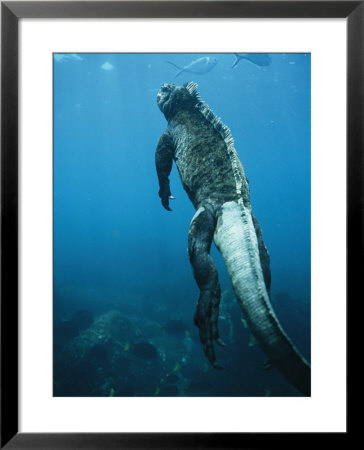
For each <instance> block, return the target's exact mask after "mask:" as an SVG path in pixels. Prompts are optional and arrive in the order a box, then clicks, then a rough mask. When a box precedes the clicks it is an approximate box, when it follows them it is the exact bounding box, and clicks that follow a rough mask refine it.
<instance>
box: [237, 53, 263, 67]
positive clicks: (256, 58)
mask: <svg viewBox="0 0 364 450" xmlns="http://www.w3.org/2000/svg"><path fill="white" fill-rule="evenodd" d="M234 55H235V61H234V64H233V65H232V66H231V68H233V67H235V66H236V65H237V64H238V62H239V61H241V60H242V59H247V60H248V61H250V62H252V63H253V64H255V65H256V66H260V67H263V66H269V65H270V64H271V62H272V59H271V57H270V56H269V55H268V53H234Z"/></svg>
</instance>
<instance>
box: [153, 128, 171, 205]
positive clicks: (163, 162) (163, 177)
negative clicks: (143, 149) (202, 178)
mask: <svg viewBox="0 0 364 450" xmlns="http://www.w3.org/2000/svg"><path fill="white" fill-rule="evenodd" d="M173 155H174V147H173V142H172V139H171V138H170V136H169V135H168V133H164V134H162V136H161V138H160V139H159V142H158V146H157V150H156V152H155V165H156V168H157V175H158V181H159V192H158V195H159V197H160V198H161V200H162V205H163V207H164V208H165V209H166V210H167V211H172V209H171V208H170V207H169V200H170V199H174V197H173V196H172V194H171V189H170V186H169V174H170V173H171V170H172V163H173Z"/></svg>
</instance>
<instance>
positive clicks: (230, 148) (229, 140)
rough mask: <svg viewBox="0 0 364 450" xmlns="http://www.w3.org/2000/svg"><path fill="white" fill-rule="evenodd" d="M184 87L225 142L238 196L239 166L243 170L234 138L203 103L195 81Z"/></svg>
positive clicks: (240, 183)
mask: <svg viewBox="0 0 364 450" xmlns="http://www.w3.org/2000/svg"><path fill="white" fill-rule="evenodd" d="M185 87H186V89H187V90H188V92H189V93H190V95H191V96H192V97H193V98H194V100H195V101H196V103H195V108H196V109H198V110H199V111H200V112H201V114H202V115H203V116H204V117H205V119H206V120H207V121H208V122H209V123H211V125H212V126H213V127H214V129H215V130H216V131H217V132H218V133H219V134H220V136H221V137H222V139H223V140H224V142H225V145H226V151H227V153H228V155H229V159H230V163H231V166H232V169H233V174H234V179H235V185H236V193H237V194H238V195H239V196H240V195H241V193H242V191H241V188H242V184H243V180H242V177H241V175H240V171H239V167H240V169H241V170H242V171H243V175H244V169H243V167H242V165H241V164H239V159H238V155H237V152H236V150H235V147H234V138H233V137H232V135H231V132H230V129H229V127H227V126H226V125H224V124H223V123H222V120H221V119H220V117H218V116H216V115H215V113H214V112H213V111H212V110H211V108H210V107H209V106H208V104H207V103H205V102H204V101H203V100H202V99H201V97H200V94H199V93H198V91H197V87H198V86H197V83H195V82H193V81H191V82H189V83H187V84H185Z"/></svg>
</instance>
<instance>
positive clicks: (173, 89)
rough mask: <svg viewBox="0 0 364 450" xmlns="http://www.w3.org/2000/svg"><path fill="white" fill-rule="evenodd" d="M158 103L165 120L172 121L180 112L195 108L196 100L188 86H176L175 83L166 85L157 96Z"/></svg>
mask: <svg viewBox="0 0 364 450" xmlns="http://www.w3.org/2000/svg"><path fill="white" fill-rule="evenodd" d="M157 103H158V107H159V109H160V110H161V111H162V113H163V114H164V115H165V118H166V119H167V120H170V119H171V118H172V117H173V116H174V115H175V114H176V113H177V112H178V111H181V110H187V109H189V108H191V107H193V106H194V105H195V103H196V99H195V98H194V96H193V95H191V93H190V91H189V90H188V88H187V84H185V85H183V86H176V85H175V84H173V83H165V84H163V85H162V87H161V88H160V90H159V92H158V94H157Z"/></svg>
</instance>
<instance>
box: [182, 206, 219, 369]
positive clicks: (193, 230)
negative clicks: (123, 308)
mask: <svg viewBox="0 0 364 450" xmlns="http://www.w3.org/2000/svg"><path fill="white" fill-rule="evenodd" d="M215 225H216V223H215V217H214V214H213V212H212V211H210V209H209V207H206V208H205V207H200V208H199V209H198V210H197V212H196V214H195V216H194V217H193V219H192V221H191V226H190V230H189V233H188V255H189V258H190V262H191V265H192V268H193V274H194V277H195V280H196V282H197V284H198V287H199V289H200V297H199V299H198V303H197V307H196V312H195V317H194V322H195V325H196V326H197V327H198V328H199V334H200V341H201V344H202V346H203V349H204V352H205V355H206V356H207V358H208V360H209V361H210V363H211V364H212V365H213V366H214V367H215V368H217V369H219V368H221V367H220V366H219V365H218V364H217V362H216V356H215V350H214V346H213V343H214V341H216V342H217V343H218V344H220V345H225V344H224V343H223V341H222V340H221V339H220V338H219V331H218V318H219V304H220V297H221V289H220V284H219V280H218V274H217V269H216V266H215V263H214V261H213V259H212V257H211V255H210V248H211V242H212V239H213V236H214V231H215Z"/></svg>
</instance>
